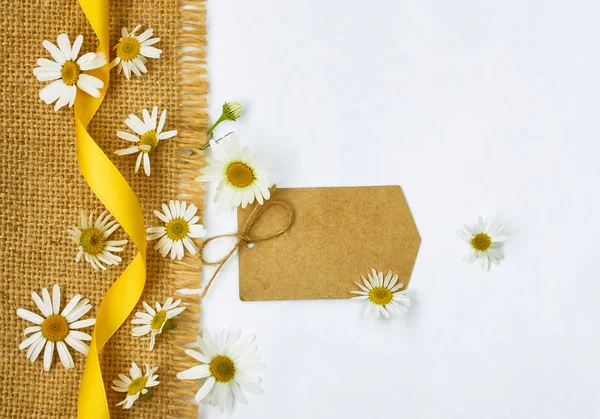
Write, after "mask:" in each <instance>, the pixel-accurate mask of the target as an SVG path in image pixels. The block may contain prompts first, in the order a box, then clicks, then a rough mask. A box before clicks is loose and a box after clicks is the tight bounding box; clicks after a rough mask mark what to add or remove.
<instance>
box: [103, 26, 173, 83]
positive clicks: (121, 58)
mask: <svg viewBox="0 0 600 419" xmlns="http://www.w3.org/2000/svg"><path fill="white" fill-rule="evenodd" d="M141 27H142V25H137V26H136V27H135V28H134V29H133V30H132V31H131V32H128V31H127V28H121V39H119V43H118V44H117V46H116V47H115V49H116V50H117V58H115V59H114V60H112V62H111V63H110V68H114V67H117V72H118V73H119V74H120V73H121V71H122V72H123V73H125V77H127V78H128V79H129V78H130V77H131V73H133V74H135V75H136V76H141V75H142V73H147V72H148V70H147V69H146V64H147V63H148V58H160V54H161V53H162V51H161V50H160V49H158V48H155V47H153V46H152V45H154V44H156V43H157V42H159V41H160V38H152V34H153V33H154V30H153V29H146V30H145V31H144V32H142V33H141V34H140V35H136V34H135V33H136V32H137V31H138V30H139V29H140V28H141Z"/></svg>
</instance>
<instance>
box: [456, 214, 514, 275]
mask: <svg viewBox="0 0 600 419" xmlns="http://www.w3.org/2000/svg"><path fill="white" fill-rule="evenodd" d="M503 229H504V226H502V225H498V224H492V222H491V221H490V220H488V221H485V220H484V219H483V218H482V217H481V215H480V216H479V217H478V218H477V222H476V223H475V224H473V227H469V226H468V225H466V224H465V225H464V226H463V228H462V229H460V230H458V231H457V232H456V233H457V234H458V236H459V237H460V238H461V239H463V240H464V241H466V242H467V243H468V244H469V246H471V250H470V251H469V253H468V254H467V255H466V256H465V258H464V260H465V261H466V262H469V263H473V262H475V261H478V263H480V264H481V267H482V268H483V269H484V270H486V271H487V270H488V269H489V268H490V266H491V263H490V262H493V263H495V264H496V265H497V264H499V263H500V260H502V259H504V253H503V252H502V245H503V244H502V242H503V241H505V240H506V236H504V235H501V234H500V233H501V232H502V230H503Z"/></svg>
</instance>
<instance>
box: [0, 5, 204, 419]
mask: <svg viewBox="0 0 600 419" xmlns="http://www.w3.org/2000/svg"><path fill="white" fill-rule="evenodd" d="M0 2H1V4H2V8H1V15H2V17H1V19H2V21H1V25H0V48H1V51H0V60H1V61H0V72H1V73H2V78H1V79H2V81H1V82H0V86H1V87H0V89H1V94H0V100H1V107H0V115H1V116H0V132H1V138H2V144H1V146H0V157H1V167H0V176H1V177H0V225H1V230H0V268H1V271H2V287H0V290H1V293H2V294H1V299H0V313H2V319H3V320H2V322H0V336H1V338H0V339H1V341H0V343H1V346H0V371H2V372H1V373H0V412H1V415H0V416H1V417H3V418H5V417H6V418H74V417H76V416H77V395H78V391H79V383H80V380H81V375H82V372H83V367H84V364H85V356H83V355H81V354H79V353H78V352H75V351H74V350H72V349H71V354H72V355H73V358H74V361H75V368H74V369H70V370H66V369H64V368H63V366H62V364H61V363H60V361H59V359H58V355H57V354H56V353H55V355H54V357H55V358H54V362H53V365H52V369H51V371H50V372H43V367H42V358H43V356H41V357H40V358H39V359H38V360H37V361H36V362H35V363H31V362H29V361H28V360H27V359H26V357H25V351H19V349H18V345H19V343H20V342H21V341H22V340H23V338H24V335H23V330H24V329H25V327H27V326H29V325H31V324H29V323H28V322H26V321H25V320H23V319H21V318H19V317H17V315H16V313H15V312H16V310H17V308H19V307H23V308H26V309H28V310H31V311H34V312H37V311H38V310H37V308H36V307H35V305H34V303H33V301H32V299H31V292H32V291H37V292H39V291H40V290H41V288H43V287H46V288H50V287H51V286H52V285H53V284H55V283H58V284H60V286H61V289H62V306H63V307H64V304H66V302H67V301H68V299H70V298H71V297H72V296H74V295H75V294H81V295H83V296H84V297H87V298H90V300H91V302H92V303H93V305H94V308H93V310H92V311H91V312H90V313H89V314H88V315H86V317H91V316H95V314H96V311H97V308H98V306H99V304H100V302H101V300H102V298H103V296H104V295H105V293H106V292H107V290H108V289H109V287H110V286H111V284H112V283H113V281H114V280H115V279H116V278H117V277H118V276H119V274H120V273H121V271H122V270H123V269H124V268H125V267H126V266H127V265H128V264H129V263H130V262H131V260H132V258H133V256H134V255H135V249H134V248H133V245H132V244H131V243H129V244H128V245H127V246H126V252H125V254H124V255H123V257H124V260H123V262H122V264H120V265H118V266H112V267H109V269H108V270H107V271H95V270H93V269H92V267H91V265H90V264H88V263H86V262H81V263H76V262H75V255H76V253H77V249H76V245H75V244H74V243H73V242H71V241H70V240H69V239H68V236H67V228H68V227H70V226H73V225H76V224H77V223H78V219H79V218H78V217H79V215H78V214H79V211H80V210H85V211H86V212H89V211H91V210H95V211H96V214H99V213H100V212H101V211H102V210H103V208H102V204H101V203H100V202H99V201H98V200H97V199H96V197H95V196H94V195H93V193H92V192H91V190H90V189H89V187H88V186H87V184H86V183H85V181H84V179H83V178H82V176H81V174H80V173H79V170H78V167H77V159H76V155H75V134H74V121H73V110H72V109H69V108H68V107H67V108H63V109H61V110H60V111H59V112H54V111H53V107H52V106H49V105H46V104H44V103H43V102H42V101H40V100H39V98H38V92H39V90H40V89H41V88H42V87H43V86H44V85H46V83H41V82H38V81H37V80H36V79H35V77H34V76H33V73H32V70H33V68H34V67H35V62H36V60H37V58H39V57H47V58H50V56H49V54H48V53H47V52H46V51H45V49H44V48H43V47H42V41H43V40H44V39H48V40H50V41H51V42H54V43H56V37H57V35H58V34H60V33H67V34H68V35H69V37H70V39H71V40H74V39H75V36H76V35H77V34H79V33H81V34H83V35H84V39H85V40H84V44H83V47H82V49H81V51H82V53H83V52H88V51H95V50H96V48H97V46H98V45H97V40H96V38H95V36H94V33H93V31H92V30H91V28H90V27H89V25H88V23H87V20H86V18H85V16H84V14H83V13H82V11H81V10H80V8H79V5H78V3H77V1H76V0H44V1H42V0H0ZM138 23H139V24H142V25H143V28H142V30H145V29H146V28H148V27H151V28H153V29H154V31H155V36H158V37H160V38H161V41H160V43H159V44H158V45H156V46H157V47H158V48H161V49H162V50H163V54H162V57H161V58H160V59H159V60H150V62H149V64H148V65H147V66H148V71H149V73H148V74H146V75H143V77H141V78H137V77H135V76H132V77H133V78H132V80H126V79H125V77H124V76H123V74H121V75H117V72H116V69H114V70H112V71H111V79H110V88H109V90H108V93H107V95H106V99H105V101H104V103H103V104H102V106H101V107H100V110H99V111H98V113H97V114H96V116H95V117H94V119H93V120H92V122H91V124H90V126H89V131H90V134H91V135H92V137H93V138H94V139H95V140H96V141H97V142H98V144H99V145H100V147H102V149H103V150H104V152H105V153H106V154H107V155H108V156H110V158H111V159H112V161H113V162H114V163H115V164H116V165H117V167H118V168H119V170H120V171H121V173H122V174H123V175H124V176H125V178H126V179H127V181H128V182H129V184H130V185H131V187H132V189H133V190H134V192H135V193H136V194H137V196H138V198H139V200H140V203H141V205H142V208H143V211H144V213H145V222H146V225H147V226H151V225H158V222H159V221H158V219H157V218H156V217H155V216H154V215H153V214H152V210H153V209H159V208H160V204H161V203H162V202H168V201H169V200H170V199H176V198H179V199H184V200H186V201H187V202H188V203H190V202H193V203H195V204H196V205H197V206H198V208H200V209H202V208H203V192H202V187H201V186H202V185H199V184H196V183H194V182H193V178H194V177H195V176H197V174H198V169H199V168H200V167H201V166H202V164H203V153H201V152H194V151H192V152H190V150H193V149H194V148H196V147H198V146H200V145H201V144H203V143H204V141H205V134H204V133H205V132H206V125H207V116H206V113H205V109H206V92H207V83H206V79H205V70H204V69H205V29H206V28H205V9H204V3H203V0H121V1H117V0H115V1H113V2H112V3H111V8H110V27H111V44H112V45H113V46H114V45H116V43H117V42H118V39H119V37H120V31H121V27H123V26H126V27H128V28H129V29H132V28H133V27H134V26H135V25H136V24H138ZM113 57H114V51H111V58H113ZM79 94H81V92H79ZM153 106H158V107H159V112H160V110H162V109H163V108H164V109H167V110H168V113H167V122H166V124H165V130H171V129H177V130H178V131H179V134H178V135H177V136H176V137H174V138H171V139H168V140H166V141H164V142H161V144H160V145H159V146H158V147H157V148H156V150H155V151H154V152H153V153H152V154H151V156H150V157H151V168H152V176H151V177H146V176H145V175H144V174H143V170H140V171H139V172H138V173H137V174H135V173H134V166H135V159H136V155H129V156H122V157H119V156H116V155H115V154H113V153H114V151H115V150H116V149H121V148H126V147H129V146H130V144H129V143H127V142H126V141H123V140H121V139H119V138H117V137H116V135H115V133H116V131H119V130H123V131H129V130H128V128H127V127H126V126H125V124H124V122H123V121H124V120H125V118H126V117H127V116H128V115H129V114H130V113H135V114H136V115H138V116H141V110H142V109H143V108H148V109H151V108H152V107H153ZM199 215H201V214H199ZM113 237H114V238H115V239H122V238H126V235H125V232H124V231H123V230H122V229H119V230H117V232H116V233H115V234H114V235H113ZM153 244H154V243H150V244H149V249H148V280H147V284H146V289H145V292H144V295H143V296H142V299H143V300H145V301H148V302H151V303H153V302H154V301H160V302H161V303H162V302H164V300H165V299H166V298H167V297H169V296H173V297H175V298H182V299H183V300H184V302H185V304H186V305H187V310H186V311H184V312H183V313H182V314H181V315H180V316H179V317H177V319H176V328H175V330H172V331H167V332H164V333H163V334H162V335H159V336H158V338H157V343H156V347H155V349H154V351H153V352H148V342H147V341H143V342H142V341H140V339H139V338H135V337H132V336H131V318H132V317H133V314H132V316H130V318H129V319H128V320H127V321H126V323H125V324H124V325H123V327H121V329H119V330H118V331H117V333H116V334H115V335H114V337H113V338H112V339H111V341H110V342H109V343H108V345H107V346H106V347H105V349H104V350H103V351H102V353H101V363H102V369H103V375H104V382H105V386H106V387H107V394H108V401H109V406H110V409H111V416H112V417H116V418H119V417H123V418H170V417H197V408H196V406H195V405H194V404H193V403H191V402H190V401H189V398H190V397H191V396H193V394H194V391H195V390H196V389H195V388H194V387H193V384H191V383H190V382H189V381H186V382H183V381H180V380H178V379H177V378H176V377H175V375H176V373H177V372H179V371H182V370H184V369H187V368H189V367H191V366H192V365H193V364H194V361H193V359H191V358H190V357H188V356H187V355H185V354H184V352H183V347H184V346H185V345H186V344H187V343H189V342H193V341H195V338H196V336H197V334H198V328H199V312H200V305H199V303H200V302H199V299H198V296H181V295H179V294H176V293H175V290H177V289H182V288H198V286H199V281H200V262H199V261H198V259H197V258H195V257H194V258H189V257H186V258H185V259H184V260H183V261H181V262H178V261H171V260H170V259H168V258H167V259H162V258H161V257H160V255H159V254H158V253H157V252H156V251H155V250H154V249H153ZM137 310H138V311H142V310H143V309H142V307H141V301H140V304H139V305H138V307H137ZM85 331H86V332H88V333H89V332H91V328H88V329H86V330H85ZM42 355H43V354H42ZM132 361H136V362H137V363H138V364H139V365H142V364H144V363H149V364H151V365H154V366H159V369H158V374H159V381H160V383H161V384H160V385H159V386H158V387H157V388H156V389H155V391H153V398H152V399H151V400H143V399H140V400H138V401H137V402H136V403H135V404H134V407H133V408H132V409H131V410H122V409H121V408H120V407H118V408H117V407H115V406H114V405H115V404H116V403H117V402H119V401H120V400H122V399H123V396H124V394H122V393H116V392H115V391H113V390H112V389H110V384H111V382H112V380H114V379H115V378H117V374H118V373H121V372H123V373H125V372H127V371H128V368H129V367H130V365H131V362H132Z"/></svg>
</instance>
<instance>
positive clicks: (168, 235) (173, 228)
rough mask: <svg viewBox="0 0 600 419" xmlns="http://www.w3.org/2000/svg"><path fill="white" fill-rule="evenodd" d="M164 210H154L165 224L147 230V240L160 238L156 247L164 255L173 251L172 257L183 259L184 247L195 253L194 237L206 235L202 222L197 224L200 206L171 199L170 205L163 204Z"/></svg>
mask: <svg viewBox="0 0 600 419" xmlns="http://www.w3.org/2000/svg"><path fill="white" fill-rule="evenodd" d="M162 210H163V212H160V211H156V210H154V215H156V216H157V217H158V218H159V219H160V220H161V221H162V222H163V223H165V224H164V225H162V226H158V227H149V228H148V229H147V230H146V232H147V233H148V237H147V240H148V241H152V240H156V239H160V240H159V241H158V243H156V245H155V246H154V249H155V250H158V251H159V252H160V254H161V256H162V257H165V256H167V254H168V253H169V252H171V259H175V258H177V259H178V260H181V259H182V258H183V254H184V250H183V248H184V247H185V248H186V249H187V250H188V252H190V253H191V254H192V255H195V254H196V252H197V251H198V250H197V249H196V245H195V244H194V242H193V241H192V239H199V238H202V237H205V236H206V230H204V227H202V224H196V223H197V222H198V221H199V220H200V217H198V216H197V215H196V212H197V211H198V208H196V206H195V205H194V204H190V205H189V206H187V204H186V203H185V201H181V202H180V201H169V206H167V205H166V204H162Z"/></svg>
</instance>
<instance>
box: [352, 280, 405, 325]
mask: <svg viewBox="0 0 600 419" xmlns="http://www.w3.org/2000/svg"><path fill="white" fill-rule="evenodd" d="M367 277H368V278H369V280H368V281H367V279H366V278H365V277H364V276H362V275H361V279H362V284H361V283H360V282H354V283H355V284H356V285H358V287H359V288H360V291H350V292H351V293H352V294H358V297H352V299H358V300H365V301H366V302H367V308H366V309H365V317H370V316H373V317H375V318H379V315H380V314H381V315H382V316H383V317H385V318H390V316H391V313H393V312H396V313H398V314H402V313H403V312H406V310H407V308H408V307H410V300H409V298H408V297H407V296H406V294H405V292H404V291H400V289H402V287H403V286H404V285H403V284H402V282H398V275H394V274H393V273H392V271H391V270H390V271H389V272H388V273H387V275H386V276H385V277H384V276H383V272H377V271H376V270H375V269H371V273H367Z"/></svg>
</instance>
